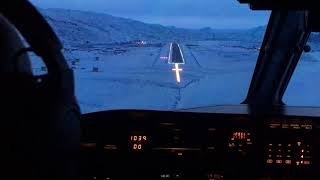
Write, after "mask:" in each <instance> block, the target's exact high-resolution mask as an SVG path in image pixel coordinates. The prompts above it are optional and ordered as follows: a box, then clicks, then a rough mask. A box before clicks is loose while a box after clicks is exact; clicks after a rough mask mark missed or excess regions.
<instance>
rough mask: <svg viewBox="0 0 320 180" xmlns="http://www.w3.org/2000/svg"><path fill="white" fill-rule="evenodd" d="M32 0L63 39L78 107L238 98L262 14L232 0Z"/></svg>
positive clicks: (171, 106) (179, 104) (161, 106)
mask: <svg viewBox="0 0 320 180" xmlns="http://www.w3.org/2000/svg"><path fill="white" fill-rule="evenodd" d="M31 2H33V3H34V4H35V5H36V6H37V8H38V9H39V10H40V11H41V13H42V14H43V15H44V16H45V18H46V19H47V21H48V22H49V23H50V25H52V26H53V28H54V30H55V32H56V33H57V35H58V36H59V38H60V40H61V41H62V42H63V44H64V54H65V56H66V58H67V61H68V62H69V65H70V67H72V69H73V70H74V72H75V78H76V95H77V98H78V101H79V104H80V106H81V109H82V112H84V113H88V112H95V111H103V110H111V109H150V110H176V109H183V108H193V107H200V106H209V105H227V104H240V103H241V102H242V101H243V100H244V99H245V97H246V94H247V92H248V88H249V85H250V81H251V77H252V75H253V71H254V67H255V64H256V62H257V57H258V54H259V51H260V47H261V43H262V40H263V36H264V33H265V30H266V25H267V23H268V19H269V13H268V12H252V11H250V9H249V8H248V7H247V6H246V5H240V4H239V3H238V2H237V1H236V0H223V1H221V0H200V1H194V0H174V1H172V0H159V1H151V0H138V1H132V0H108V1H102V0H90V1H87V0H67V1H66V0H46V1H42V0H32V1H31ZM33 70H34V72H35V73H39V74H41V73H44V72H45V71H46V68H45V67H44V66H43V65H41V64H40V63H38V62H34V64H33Z"/></svg>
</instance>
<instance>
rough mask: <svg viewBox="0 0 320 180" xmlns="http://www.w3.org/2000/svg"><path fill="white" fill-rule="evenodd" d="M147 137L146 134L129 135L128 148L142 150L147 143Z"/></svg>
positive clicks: (136, 150) (135, 150)
mask: <svg viewBox="0 0 320 180" xmlns="http://www.w3.org/2000/svg"><path fill="white" fill-rule="evenodd" d="M148 141H149V138H148V136H146V135H138V134H133V135H130V136H129V149H130V150H132V151H134V152H139V151H143V150H145V148H146V145H147V144H148Z"/></svg>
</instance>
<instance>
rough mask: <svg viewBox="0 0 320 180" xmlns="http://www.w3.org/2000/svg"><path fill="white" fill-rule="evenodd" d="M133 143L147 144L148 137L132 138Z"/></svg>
mask: <svg viewBox="0 0 320 180" xmlns="http://www.w3.org/2000/svg"><path fill="white" fill-rule="evenodd" d="M130 141H131V142H146V141H147V136H130Z"/></svg>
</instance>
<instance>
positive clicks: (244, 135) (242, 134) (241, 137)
mask: <svg viewBox="0 0 320 180" xmlns="http://www.w3.org/2000/svg"><path fill="white" fill-rule="evenodd" d="M232 137H233V138H234V139H235V140H246V139H247V133H245V132H234V133H233V136H232Z"/></svg>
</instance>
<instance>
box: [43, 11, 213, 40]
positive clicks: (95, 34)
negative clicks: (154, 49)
mask: <svg viewBox="0 0 320 180" xmlns="http://www.w3.org/2000/svg"><path fill="white" fill-rule="evenodd" d="M41 11H42V13H43V15H44V16H45V18H46V19H47V20H48V21H49V23H50V24H51V25H52V26H53V28H54V29H55V31H56V32H57V34H58V36H59V37H60V38H61V39H62V41H63V42H64V44H68V45H74V44H77V45H78V44H84V43H94V44H99V43H107V44H109V43H117V42H128V41H133V40H148V41H173V40H182V41H185V40H210V39H213V38H214V37H215V34H214V31H213V30H212V29H210V28H203V29H200V30H189V29H182V28H175V27H166V26H162V25H157V24H146V23H143V22H139V21H135V20H131V19H125V18H119V17H114V16H111V15H107V14H101V13H94V12H85V11H75V10H64V9H45V10H43V9H42V10H41Z"/></svg>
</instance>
